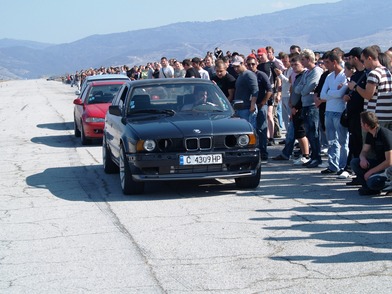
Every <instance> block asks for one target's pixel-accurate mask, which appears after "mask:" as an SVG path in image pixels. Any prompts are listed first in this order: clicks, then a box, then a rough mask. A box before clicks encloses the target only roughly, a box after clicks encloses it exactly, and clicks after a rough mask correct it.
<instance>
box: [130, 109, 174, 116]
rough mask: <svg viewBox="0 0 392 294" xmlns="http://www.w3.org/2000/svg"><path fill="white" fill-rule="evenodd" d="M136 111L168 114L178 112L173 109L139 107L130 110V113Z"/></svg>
mask: <svg viewBox="0 0 392 294" xmlns="http://www.w3.org/2000/svg"><path fill="white" fill-rule="evenodd" d="M134 113H153V114H168V115H174V114H175V113H176V112H175V111H174V110H172V109H138V110H134V111H132V110H131V111H130V112H129V114H134Z"/></svg>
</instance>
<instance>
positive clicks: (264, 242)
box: [0, 80, 392, 294]
mask: <svg viewBox="0 0 392 294" xmlns="http://www.w3.org/2000/svg"><path fill="white" fill-rule="evenodd" d="M74 90H75V88H71V87H70V86H69V85H64V84H62V83H60V82H55V81H46V80H26V81H8V82H2V83H0V99H1V104H0V114H1V115H0V120H1V139H0V144H1V145H0V150H1V153H0V154H1V171H0V196H1V199H0V228H1V230H0V292H1V293H225V294H226V293H392V224H391V217H392V197H385V196H380V197H373V198H371V197H363V196H358V194H357V191H356V189H357V188H355V187H354V188H353V187H348V186H346V185H345V182H346V181H347V180H339V179H336V177H335V176H324V175H321V174H320V169H305V168H301V167H294V166H293V165H291V163H290V162H284V163H281V162H273V161H269V162H268V163H265V164H264V165H263V170H262V178H261V181H260V186H259V187H258V188H257V189H256V190H245V191H241V190H237V189H236V188H235V184H234V182H233V181H231V180H225V181H217V180H214V181H207V182H177V183H156V184H149V185H148V186H147V188H146V193H145V194H144V195H136V196H124V195H123V194H122V192H121V189H120V182H119V176H118V175H106V174H104V172H103V168H102V159H101V146H100V145H99V144H95V145H91V146H82V145H81V144H80V141H79V139H78V138H75V137H74V135H73V104H72V101H73V99H74V98H75V95H74V94H73V92H74ZM281 148H282V147H281V146H274V147H272V148H271V149H270V155H276V154H278V152H279V149H281Z"/></svg>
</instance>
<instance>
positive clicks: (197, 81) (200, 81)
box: [127, 78, 213, 87]
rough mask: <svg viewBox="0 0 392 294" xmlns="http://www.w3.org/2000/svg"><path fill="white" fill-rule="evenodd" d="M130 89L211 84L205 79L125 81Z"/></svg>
mask: <svg viewBox="0 0 392 294" xmlns="http://www.w3.org/2000/svg"><path fill="white" fill-rule="evenodd" d="M127 83H128V84H130V85H131V86H132V87H135V86H148V85H173V84H176V85H178V84H192V85H194V84H204V85H206V84H207V85H210V84H213V82H211V81H210V80H206V79H198V78H196V79H195V78H175V79H174V78H170V79H164V78H162V79H143V80H134V81H131V80H129V81H127Z"/></svg>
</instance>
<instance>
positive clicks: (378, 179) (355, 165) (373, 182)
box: [350, 158, 387, 191]
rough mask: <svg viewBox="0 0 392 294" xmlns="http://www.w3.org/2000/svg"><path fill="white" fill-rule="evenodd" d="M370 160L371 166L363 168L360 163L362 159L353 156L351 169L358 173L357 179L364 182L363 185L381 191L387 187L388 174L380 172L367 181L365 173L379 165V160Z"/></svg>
mask: <svg viewBox="0 0 392 294" xmlns="http://www.w3.org/2000/svg"><path fill="white" fill-rule="evenodd" d="M368 162H369V168H368V169H363V168H362V167H361V166H360V165H359V163H360V159H359V158H353V159H352V160H351V162H350V166H351V169H352V170H353V172H355V174H356V175H357V181H358V182H359V183H361V184H362V187H364V188H367V189H370V190H374V191H380V190H382V189H384V188H385V182H386V181H387V176H386V175H385V173H383V172H380V173H377V174H373V175H371V176H370V177H369V178H368V180H367V181H365V179H364V175H365V173H366V172H367V171H368V170H369V169H371V168H373V167H375V166H377V165H378V162H377V161H375V160H374V159H368Z"/></svg>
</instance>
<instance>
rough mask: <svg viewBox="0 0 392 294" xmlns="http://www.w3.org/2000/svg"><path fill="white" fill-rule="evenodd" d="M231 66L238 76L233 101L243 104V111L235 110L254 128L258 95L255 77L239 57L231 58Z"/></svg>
mask: <svg viewBox="0 0 392 294" xmlns="http://www.w3.org/2000/svg"><path fill="white" fill-rule="evenodd" d="M232 66H233V68H234V69H235V71H236V72H237V74H238V78H237V80H236V82H235V93H234V100H242V101H243V102H244V106H243V109H240V110H237V115H238V116H239V117H241V118H244V119H246V120H247V121H249V122H250V123H251V124H252V126H253V127H254V128H256V116H257V109H256V100H257V96H258V94H259V86H258V84H257V77H256V75H255V74H254V73H253V72H251V71H250V70H248V69H247V68H246V66H245V64H244V58H243V57H242V56H240V55H237V56H235V57H234V58H233V61H232Z"/></svg>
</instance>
